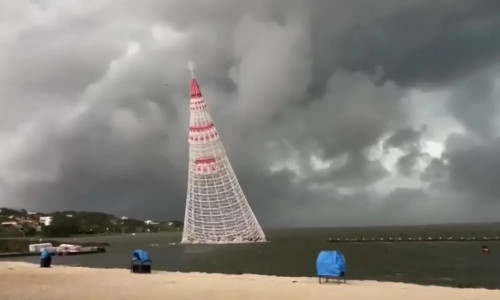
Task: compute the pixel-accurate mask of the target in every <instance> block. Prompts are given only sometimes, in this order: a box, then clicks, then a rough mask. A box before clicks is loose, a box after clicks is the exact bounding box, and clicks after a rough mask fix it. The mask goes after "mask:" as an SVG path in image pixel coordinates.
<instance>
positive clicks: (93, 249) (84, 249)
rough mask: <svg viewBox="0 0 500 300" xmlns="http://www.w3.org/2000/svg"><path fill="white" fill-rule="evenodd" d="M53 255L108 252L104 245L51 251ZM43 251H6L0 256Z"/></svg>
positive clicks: (18, 255)
mask: <svg viewBox="0 0 500 300" xmlns="http://www.w3.org/2000/svg"><path fill="white" fill-rule="evenodd" d="M49 252H50V253H52V255H57V256H68V255H84V254H96V253H104V252H106V248H104V247H80V248H78V249H77V250H67V251H66V250H61V251H54V250H52V251H49ZM41 253H42V251H25V252H4V253H0V258H7V257H23V256H40V255H41Z"/></svg>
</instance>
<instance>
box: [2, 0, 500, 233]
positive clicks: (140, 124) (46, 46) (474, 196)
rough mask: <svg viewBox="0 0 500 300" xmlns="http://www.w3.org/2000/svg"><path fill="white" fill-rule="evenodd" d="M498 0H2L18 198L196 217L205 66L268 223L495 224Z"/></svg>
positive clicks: (210, 93)
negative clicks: (193, 192)
mask: <svg viewBox="0 0 500 300" xmlns="http://www.w3.org/2000/svg"><path fill="white" fill-rule="evenodd" d="M499 8H500V7H499V4H498V3H497V2H496V1H486V0H477V1H462V0H456V1H455V0H453V1H450V0H438V1H430V0H420V1H414V0H412V1H410V0H397V1H396V0H383V1H376V2H374V1H369V0H341V1H334V2H327V1H320V0H313V1H299V0H292V1H285V0H275V1H271V0H257V1H229V0H205V1H194V0H188V1H159V0H148V1H142V2H140V3H139V2H137V1H132V0H120V1H118V0H92V1H85V5H83V3H82V2H81V1H76V0H69V1H63V2H61V1H52V0H44V1H29V0H22V1H21V0H20V1H4V2H2V3H1V4H0V40H2V43H1V44H0V86H1V87H2V88H1V89H0V145H1V147H2V151H0V206H12V207H25V208H28V209H36V210H43V211H51V210H62V209H74V210H99V211H105V212H110V213H114V214H119V215H127V216H135V217H139V218H150V219H162V220H165V219H181V220H182V218H183V214H184V205H185V197H186V189H187V187H186V184H187V163H188V162H187V159H188V143H187V128H188V121H189V108H188V98H189V94H188V92H189V80H190V74H189V72H188V70H187V69H186V67H185V66H186V63H187V62H188V60H190V59H192V60H193V61H194V62H195V63H196V70H195V72H196V76H197V79H198V81H199V83H200V85H201V89H202V92H203V94H204V96H205V99H206V101H207V103H208V105H209V109H210V111H211V113H212V116H213V118H214V120H215V124H216V126H217V128H218V130H219V132H220V134H221V137H222V140H223V143H224V145H225V148H226V150H227V153H228V156H229V159H230V161H231V163H232V165H233V167H234V169H235V172H236V174H237V176H238V179H239V181H240V183H241V185H242V187H243V189H244V191H245V193H246V195H247V198H248V200H249V202H250V204H251V206H252V207H253V209H254V212H255V214H256V215H257V218H258V219H259V220H260V221H261V223H262V224H263V225H264V226H329V225H363V224H399V223H434V222H458V221H477V220H485V219H487V220H495V218H497V217H495V216H496V215H498V213H499V212H500V201H499V200H500V190H499V188H498V187H499V186H500V184H499V183H500V182H498V180H499V179H498V178H500V177H499V176H498V174H500V147H499V145H500V144H499V141H498V138H499V131H500V114H499V105H500V96H499V95H500V39H499V38H498V36H500V32H499V30H500V24H499V23H500V13H499V12H500V10H499Z"/></svg>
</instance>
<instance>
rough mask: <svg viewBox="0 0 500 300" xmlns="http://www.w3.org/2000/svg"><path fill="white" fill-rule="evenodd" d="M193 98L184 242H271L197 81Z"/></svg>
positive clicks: (194, 82)
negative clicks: (251, 205) (265, 233)
mask: <svg viewBox="0 0 500 300" xmlns="http://www.w3.org/2000/svg"><path fill="white" fill-rule="evenodd" d="M190 67H191V72H192V73H193V69H192V68H193V66H192V64H190ZM190 98H191V99H190V102H191V103H190V111H191V116H190V127H189V175H188V187H187V199H186V211H185V217H184V230H183V233H182V241H181V243H203V244H210V243H245V242H264V241H266V237H265V235H264V232H263V231H262V228H261V227H260V225H259V223H258V221H257V218H256V217H255V215H254V213H253V211H252V209H251V208H250V205H249V204H248V202H247V199H246V197H245V195H244V193H243V191H242V189H241V186H240V184H239V183H238V180H237V178H236V175H235V174H234V172H233V169H232V167H231V164H230V163H229V160H228V158H227V155H226V152H225V149H224V146H223V144H222V142H221V140H220V137H219V134H218V132H217V130H216V128H215V125H214V122H213V120H212V118H211V116H210V114H209V112H208V110H207V105H206V103H205V100H204V99H203V96H202V94H201V91H200V87H199V85H198V83H197V81H196V79H195V78H194V76H193V79H192V80H191V97H190Z"/></svg>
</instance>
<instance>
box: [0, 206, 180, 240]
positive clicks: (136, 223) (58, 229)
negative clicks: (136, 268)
mask: <svg viewBox="0 0 500 300" xmlns="http://www.w3.org/2000/svg"><path fill="white" fill-rule="evenodd" d="M182 226H183V223H182V222H180V221H175V220H174V221H152V220H146V221H143V220H138V219H134V218H127V217H116V216H114V215H111V214H106V213H101V212H89V211H56V212H52V213H48V214H47V213H41V212H31V211H27V210H25V209H21V210H16V209H12V208H4V207H3V208H0V237H18V236H19V237H23V236H25V237H26V236H45V237H67V236H74V235H89V234H116V233H132V232H159V231H180V230H182Z"/></svg>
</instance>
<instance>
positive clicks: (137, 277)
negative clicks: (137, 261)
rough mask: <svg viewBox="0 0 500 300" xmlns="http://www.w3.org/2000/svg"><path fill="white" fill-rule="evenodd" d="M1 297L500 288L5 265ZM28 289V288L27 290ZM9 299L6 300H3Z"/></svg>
mask: <svg viewBox="0 0 500 300" xmlns="http://www.w3.org/2000/svg"><path fill="white" fill-rule="evenodd" d="M0 278H2V281H0V290H1V291H2V293H1V294H0V299H67V297H68V295H72V296H71V299H103V300H104V299H165V297H168V298H173V299H179V298H182V299H193V300H194V299H207V300H208V299H234V298H238V299H239V300H246V299H248V300H250V299H302V300H303V299H325V297H326V298H331V296H332V295H335V297H336V298H339V299H353V300H356V299H384V300H387V299H398V300H399V299H405V300H416V299H458V298H460V299H464V298H468V297H470V298H475V299H485V300H487V299H500V290H498V289H497V290H490V289H485V288H457V287H442V286H435V285H417V284H411V283H399V282H384V281H373V280H347V283H339V284H338V283H336V282H335V281H334V282H332V283H327V284H319V283H318V279H317V278H316V277H282V276H272V275H257V274H241V275H229V274H222V273H202V272H188V273H185V272H169V271H155V270H154V269H153V272H152V273H151V274H133V273H131V272H130V270H128V269H122V268H110V269H103V268H88V267H73V266H64V265H54V266H53V267H52V268H50V269H42V268H40V267H39V265H37V264H33V263H26V262H15V261H0ZM27 286H29V288H26V287H27ZM3 297H5V298H3Z"/></svg>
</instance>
